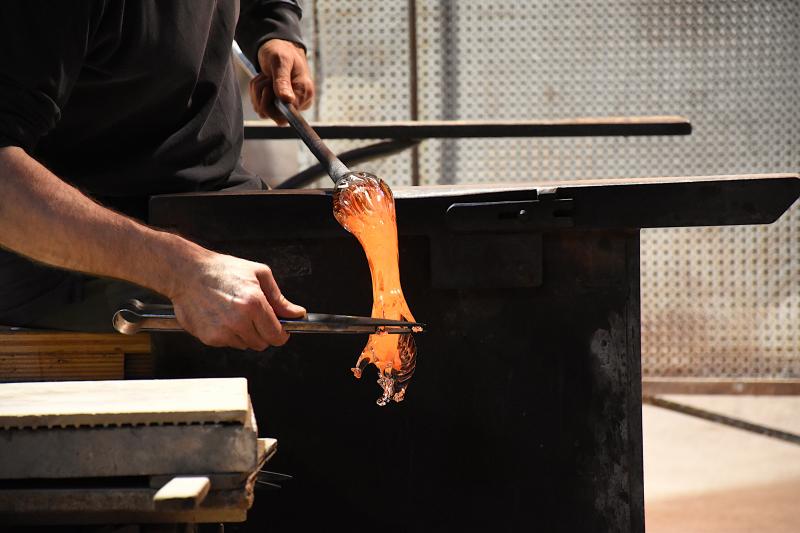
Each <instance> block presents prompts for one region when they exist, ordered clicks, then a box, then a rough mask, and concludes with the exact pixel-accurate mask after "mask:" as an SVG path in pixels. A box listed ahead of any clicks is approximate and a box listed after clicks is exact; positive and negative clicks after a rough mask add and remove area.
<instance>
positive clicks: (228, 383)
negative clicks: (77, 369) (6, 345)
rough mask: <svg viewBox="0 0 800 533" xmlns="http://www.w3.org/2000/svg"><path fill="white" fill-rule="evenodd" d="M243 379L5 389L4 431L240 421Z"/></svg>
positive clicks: (0, 389) (245, 407) (243, 417)
mask: <svg viewBox="0 0 800 533" xmlns="http://www.w3.org/2000/svg"><path fill="white" fill-rule="evenodd" d="M249 412H250V411H249V398H248V396H247V381H246V380H245V379H244V378H207V379H171V380H141V381H64V382H46V383H7V384H2V385H0V427H2V428H22V427H59V426H60V427H66V426H78V425H108V424H164V423H211V422H236V423H239V424H244V423H245V422H247V420H248V417H249Z"/></svg>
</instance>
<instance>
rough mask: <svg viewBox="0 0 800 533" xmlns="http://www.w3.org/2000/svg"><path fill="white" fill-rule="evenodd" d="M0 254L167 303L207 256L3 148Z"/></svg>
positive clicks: (18, 152)
mask: <svg viewBox="0 0 800 533" xmlns="http://www.w3.org/2000/svg"><path fill="white" fill-rule="evenodd" d="M0 246H3V247H5V248H8V249H10V250H12V251H15V252H17V253H19V254H21V255H25V256H27V257H30V258H32V259H35V260H37V261H40V262H42V263H46V264H49V265H52V266H56V267H61V268H66V269H69V270H77V271H81V272H86V273H89V274H95V275H99V276H106V277H113V278H118V279H122V280H126V281H130V282H132V283H136V284H138V285H141V286H143V287H147V288H149V289H152V290H154V291H156V292H159V293H161V294H164V295H165V296H168V297H172V295H173V294H174V293H175V291H176V290H178V287H176V286H175V285H176V283H177V280H179V279H181V276H180V274H181V272H184V271H185V270H186V269H187V268H190V265H191V263H192V262H198V263H199V262H200V261H202V259H203V257H204V256H205V255H206V254H209V252H208V251H207V250H205V249H203V248H202V247H200V246H197V245H195V244H193V243H191V242H189V241H187V240H185V239H182V238H180V237H178V236H176V235H172V234H170V233H166V232H162V231H156V230H154V229H151V228H148V227H147V226H145V225H143V224H139V223H137V222H136V221H134V220H132V219H130V218H128V217H125V216H123V215H120V214H118V213H115V212H113V211H111V210H110V209H107V208H105V207H103V206H101V205H99V204H97V203H95V202H93V201H92V200H90V199H89V198H88V197H86V196H85V195H83V194H82V193H81V192H80V191H78V190H77V189H75V188H74V187H72V186H70V185H68V184H67V183H65V182H64V181H62V180H61V179H59V178H58V177H57V176H55V175H54V174H53V173H51V172H50V171H49V170H47V169H46V168H45V167H43V166H42V165H40V164H39V163H38V162H36V161H35V160H34V159H33V158H31V157H30V156H28V155H27V154H26V153H25V152H24V151H23V150H22V149H20V148H15V147H8V148H0Z"/></svg>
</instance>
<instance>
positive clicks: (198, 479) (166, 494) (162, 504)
mask: <svg viewBox="0 0 800 533" xmlns="http://www.w3.org/2000/svg"><path fill="white" fill-rule="evenodd" d="M209 489H211V480H210V479H208V477H206V476H185V477H174V478H172V479H171V480H169V481H168V482H167V483H166V484H165V485H164V486H163V487H161V488H160V489H158V491H156V493H155V494H154V495H153V506H154V508H155V509H156V510H158V511H184V510H189V509H196V508H197V507H199V506H200V503H202V501H203V500H204V499H205V497H206V496H207V495H208V491H209Z"/></svg>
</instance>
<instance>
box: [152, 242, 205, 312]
mask: <svg viewBox="0 0 800 533" xmlns="http://www.w3.org/2000/svg"><path fill="white" fill-rule="evenodd" d="M148 231H149V232H151V233H150V235H148V237H147V240H148V241H150V242H149V243H148V246H147V247H148V248H149V249H150V250H151V251H152V255H153V258H152V259H153V262H152V263H151V265H152V268H149V269H147V270H148V271H149V276H148V277H149V278H150V279H148V280H144V285H145V286H148V288H151V289H153V290H155V291H156V292H158V293H159V294H163V295H164V296H166V297H167V298H169V299H170V300H174V299H175V298H176V297H178V296H179V295H180V294H181V293H182V292H183V291H184V290H185V289H186V287H187V285H188V283H189V282H190V280H191V279H192V278H193V277H194V276H196V275H198V274H199V273H200V272H201V270H202V265H203V263H204V262H205V261H206V260H207V259H208V258H209V257H210V256H211V255H213V253H214V252H211V251H210V250H207V249H205V248H203V247H202V246H200V245H198V244H195V243H193V242H191V241H188V240H186V239H184V238H183V237H180V236H179V235H175V234H173V233H168V232H166V231H158V230H153V229H149V228H148Z"/></svg>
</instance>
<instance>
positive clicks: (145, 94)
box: [0, 0, 301, 316]
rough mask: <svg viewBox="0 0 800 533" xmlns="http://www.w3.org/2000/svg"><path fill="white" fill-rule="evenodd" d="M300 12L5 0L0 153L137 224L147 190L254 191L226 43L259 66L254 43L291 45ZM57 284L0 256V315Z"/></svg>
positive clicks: (177, 3) (273, 7) (282, 2)
mask: <svg viewBox="0 0 800 533" xmlns="http://www.w3.org/2000/svg"><path fill="white" fill-rule="evenodd" d="M300 16H301V10H300V6H299V5H298V3H297V2H296V1H292V0H260V1H257V0H250V1H248V0H242V2H241V14H240V3H239V2H238V1H235V0H217V1H214V0H169V1H158V0H58V1H43V0H2V1H0V50H2V53H0V146H19V147H22V148H23V149H25V150H26V151H27V152H28V153H29V154H30V155H31V156H33V157H34V158H35V159H37V160H38V161H40V162H41V163H43V164H44V165H46V166H47V167H48V168H49V169H50V170H51V171H53V172H54V173H55V174H56V175H57V176H59V177H60V178H62V179H64V180H65V181H66V182H68V183H71V184H73V185H75V186H76V187H78V188H79V189H81V190H82V191H84V192H85V193H87V194H88V195H90V196H92V197H94V198H96V199H98V200H99V201H101V203H103V204H105V205H107V206H109V207H112V208H116V209H118V210H120V211H123V212H127V213H128V214H131V215H134V216H139V217H142V216H143V215H144V213H145V209H146V201H147V200H146V199H147V197H148V196H150V195H153V194H163V193H172V192H189V191H210V190H219V189H223V188H232V187H253V188H257V187H259V185H258V181H257V178H255V177H253V176H250V175H248V174H247V173H246V172H244V171H242V170H241V169H240V167H238V160H239V156H240V151H241V144H242V109H241V103H240V102H241V101H240V98H239V94H238V86H237V84H236V80H235V76H234V72H233V66H232V63H231V59H230V47H231V42H232V40H233V38H234V36H236V38H237V40H238V41H239V43H240V44H241V45H242V47H243V49H244V50H245V52H246V53H248V54H249V55H250V56H251V58H252V60H253V62H254V63H255V64H258V62H257V61H256V57H255V55H256V51H257V49H258V47H259V46H260V44H262V43H263V42H264V41H266V40H268V39H271V38H281V39H286V40H290V41H294V42H300V30H299V20H300ZM237 18H238V27H237ZM0 179H2V176H0ZM0 202H2V198H0ZM63 279H64V273H63V272H60V271H56V270H54V269H49V268H43V267H38V266H34V265H33V264H32V263H31V262H29V261H28V260H26V259H24V258H21V257H19V256H16V255H15V254H12V253H10V252H7V251H3V250H0V316H2V312H3V311H4V310H9V309H13V308H14V307H15V306H20V305H23V304H24V303H25V302H26V301H27V300H28V299H30V298H31V297H32V296H35V294H36V293H39V292H43V291H47V290H50V289H52V288H53V287H54V286H55V285H58V284H59V283H61V281H63Z"/></svg>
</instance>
